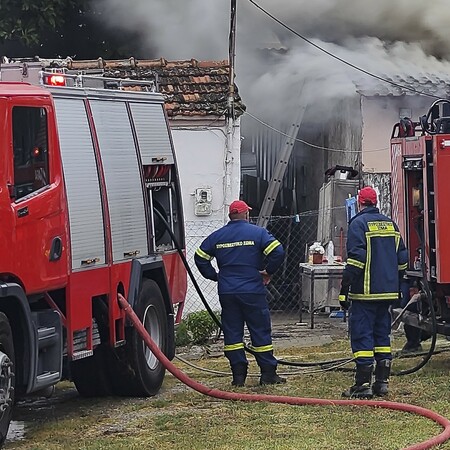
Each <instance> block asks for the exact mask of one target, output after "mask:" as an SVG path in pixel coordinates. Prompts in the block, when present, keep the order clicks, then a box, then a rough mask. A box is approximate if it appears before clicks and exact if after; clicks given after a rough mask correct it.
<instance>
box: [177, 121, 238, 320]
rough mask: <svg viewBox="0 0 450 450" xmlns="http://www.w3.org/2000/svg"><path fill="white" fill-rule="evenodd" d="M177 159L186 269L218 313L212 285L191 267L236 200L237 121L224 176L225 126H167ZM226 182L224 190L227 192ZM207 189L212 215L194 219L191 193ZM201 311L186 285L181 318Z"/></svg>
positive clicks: (194, 294)
mask: <svg viewBox="0 0 450 450" xmlns="http://www.w3.org/2000/svg"><path fill="white" fill-rule="evenodd" d="M171 130H172V136H173V142H174V146H175V151H176V155H177V162H178V168H179V174H180V183H181V192H182V200H183V208H184V221H185V229H186V253H187V259H188V261H189V265H190V267H191V268H192V270H193V272H194V275H195V277H196V280H197V282H198V283H199V285H200V287H201V288H202V290H203V291H204V295H205V297H206V298H207V300H208V303H209V305H210V307H211V308H212V309H213V310H217V311H218V310H219V309H220V307H219V302H218V296H217V287H216V284H215V283H213V282H211V281H209V280H204V279H203V278H202V276H201V275H200V274H199V273H198V272H197V269H196V267H195V264H194V259H193V257H194V253H195V250H196V249H197V248H198V246H199V245H200V244H201V242H202V241H203V239H204V238H205V237H206V236H208V235H209V234H210V233H212V232H213V231H214V230H216V229H217V228H220V227H221V226H223V225H224V224H225V223H226V222H227V221H228V217H227V214H228V206H227V205H229V203H231V201H233V200H235V199H238V198H239V191H240V173H241V164H240V147H241V133H240V121H239V120H238V121H236V123H235V126H234V129H233V139H232V146H231V149H230V150H231V153H230V155H229V157H228V160H229V161H230V162H229V164H228V173H229V175H227V174H226V163H225V158H226V149H227V146H226V143H227V135H226V126H208V125H207V124H201V123H199V124H193V125H189V126H187V125H184V126H181V125H178V124H174V123H172V124H171ZM227 181H228V184H229V186H228V189H227ZM197 188H211V191H212V214H211V215H210V216H196V215H195V213H194V206H195V196H194V195H193V194H194V193H195V190H196V189H197ZM203 309H205V308H204V306H203V304H202V303H201V300H200V299H199V296H198V294H197V293H196V291H195V289H194V287H193V285H192V283H191V282H190V281H189V284H188V294H187V298H186V304H185V309H184V316H186V315H187V314H189V313H190V312H193V311H198V310H203Z"/></svg>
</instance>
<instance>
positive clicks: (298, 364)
mask: <svg viewBox="0 0 450 450" xmlns="http://www.w3.org/2000/svg"><path fill="white" fill-rule="evenodd" d="M153 211H154V212H155V213H156V214H157V215H158V217H159V218H160V219H161V221H162V223H163V224H164V226H165V227H166V229H167V231H168V233H169V235H170V238H171V239H172V241H173V243H174V244H175V248H176V250H177V252H178V254H179V255H180V258H181V261H182V262H183V265H184V267H185V268H186V270H187V273H188V274H189V277H190V279H191V281H192V284H193V285H194V287H195V290H196V291H197V293H198V295H199V297H200V300H201V302H202V303H203V305H204V307H205V308H206V310H207V311H208V313H209V314H210V316H211V318H212V319H213V320H214V322H215V323H216V325H217V326H218V327H219V329H222V324H221V322H220V320H219V319H218V318H217V316H216V315H215V314H214V312H213V311H212V309H211V307H210V306H209V304H208V302H207V300H206V298H205V296H204V295H203V292H202V291H201V289H200V286H199V285H198V283H197V280H196V279H195V277H194V274H193V272H192V270H191V268H190V267H189V263H188V261H187V259H186V256H185V254H184V253H183V249H182V248H181V246H180V243H179V242H178V239H177V237H176V236H175V234H174V232H173V231H172V229H171V228H170V225H169V223H168V222H167V220H166V219H165V217H164V216H163V215H162V214H161V212H160V211H158V210H157V209H156V208H154V209H153ZM430 294H431V291H430ZM430 308H431V310H432V316H433V314H434V327H435V328H436V314H435V312H434V309H433V307H432V304H431V303H430ZM435 344H436V334H434V336H433V341H432V347H431V348H430V350H431V352H430V351H429V352H428V354H427V356H426V357H425V358H424V359H423V361H421V362H420V363H419V364H418V365H417V366H415V367H413V368H411V369H407V370H402V371H399V372H393V373H392V375H394V376H395V375H409V374H411V373H414V372H417V371H418V370H419V369H421V368H422V367H423V366H424V365H425V364H426V363H427V362H428V360H429V359H430V358H431V356H432V354H433V352H434V349H435ZM244 349H245V351H246V352H248V353H250V354H252V355H255V352H254V351H253V350H252V349H251V348H250V347H248V346H247V345H245V346H244ZM353 360H354V358H340V359H335V360H330V361H310V362H308V361H307V362H296V361H286V360H282V359H277V362H278V364H281V365H285V366H291V367H326V366H330V365H333V364H340V363H344V362H349V363H350V362H351V361H353ZM337 370H345V369H337ZM349 371H354V369H349Z"/></svg>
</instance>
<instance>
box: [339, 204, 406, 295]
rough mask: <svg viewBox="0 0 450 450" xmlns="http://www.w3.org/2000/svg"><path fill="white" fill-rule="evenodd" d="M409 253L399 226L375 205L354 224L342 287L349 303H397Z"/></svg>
mask: <svg viewBox="0 0 450 450" xmlns="http://www.w3.org/2000/svg"><path fill="white" fill-rule="evenodd" d="M407 266H408V252H407V250H406V248H405V244H404V243H403V239H402V237H401V236H400V232H399V230H398V227H397V225H396V224H395V223H394V222H393V221H392V220H391V219H389V218H388V217H386V216H384V215H383V214H380V212H379V210H378V208H375V207H373V206H370V207H366V208H364V209H363V210H362V211H361V212H360V213H358V214H357V215H356V216H355V217H353V219H352V220H351V221H350V223H349V226H348V236H347V265H346V267H345V269H344V274H343V279H342V287H343V289H344V290H345V288H346V287H347V290H348V286H350V292H349V294H348V298H349V300H387V301H392V300H397V299H398V294H399V285H400V277H401V275H402V274H403V272H404V271H405V270H406V269H407Z"/></svg>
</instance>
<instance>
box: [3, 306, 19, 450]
mask: <svg viewBox="0 0 450 450" xmlns="http://www.w3.org/2000/svg"><path fill="white" fill-rule="evenodd" d="M14 362H15V360H14V343H13V337H12V332H11V327H10V325H9V320H8V318H7V317H6V315H5V314H3V313H0V389H3V391H0V392H1V394H0V447H1V446H3V443H4V442H5V439H6V435H7V434H8V428H9V423H10V422H11V414H12V408H13V405H14V387H15V379H14Z"/></svg>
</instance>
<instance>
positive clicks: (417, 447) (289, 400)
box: [118, 294, 450, 450]
mask: <svg viewBox="0 0 450 450" xmlns="http://www.w3.org/2000/svg"><path fill="white" fill-rule="evenodd" d="M118 299H119V303H120V306H121V307H122V308H123V309H124V310H125V313H126V314H127V316H128V318H129V319H130V320H131V322H132V323H133V326H134V327H135V328H136V330H137V331H138V333H139V335H140V336H141V337H142V339H143V341H144V342H145V344H146V345H147V347H148V348H149V349H150V350H151V351H152V352H153V354H154V355H155V356H156V357H157V358H158V360H159V361H161V363H162V364H163V366H164V367H165V368H166V369H167V370H168V371H169V372H170V373H171V374H172V375H174V376H175V377H176V378H178V379H179V380H180V381H181V382H182V383H184V384H186V385H187V386H189V387H190V388H192V389H194V390H196V391H197V392H200V393H201V394H205V395H209V396H210V397H214V398H219V399H223V400H239V401H241V402H270V403H284V404H287V405H323V406H337V405H340V406H370V407H372V408H385V409H393V410H397V411H405V412H409V413H412V414H417V415H419V416H423V417H426V418H427V419H431V420H433V421H434V422H436V423H438V424H439V425H441V426H442V427H443V428H444V431H443V432H442V433H441V434H439V435H437V436H434V437H432V438H431V439H428V440H427V441H423V442H420V443H418V444H414V445H411V446H410V447H407V448H406V449H404V450H426V449H429V448H432V447H434V446H436V445H439V444H442V443H444V442H446V441H447V440H449V439H450V421H449V420H448V419H446V418H445V417H443V416H441V415H440V414H437V413H435V412H434V411H431V410H429V409H426V408H422V407H420V406H415V405H409V404H407V403H398V402H389V401H376V400H327V399H320V398H303V397H287V396H281V395H265V394H243V393H242V394H241V393H237V392H226V391H220V390H219V389H211V388H209V387H207V386H204V385H203V384H200V383H198V382H197V381H194V380H193V379H191V378H189V377H188V376H187V375H186V374H185V373H183V372H182V371H181V370H180V369H178V368H177V367H176V366H174V365H173V364H172V363H171V361H169V360H168V359H167V357H166V356H165V355H164V354H163V353H162V352H161V350H160V349H159V347H158V346H157V345H156V344H155V343H154V342H153V340H152V338H151V337H150V335H149V334H148V332H147V330H146V329H145V328H144V326H143V325H142V323H141V321H140V320H139V318H138V316H137V315H136V314H135V312H134V311H133V309H132V308H131V306H130V304H129V303H128V302H127V300H126V299H125V298H124V297H123V296H122V295H121V294H118Z"/></svg>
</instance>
